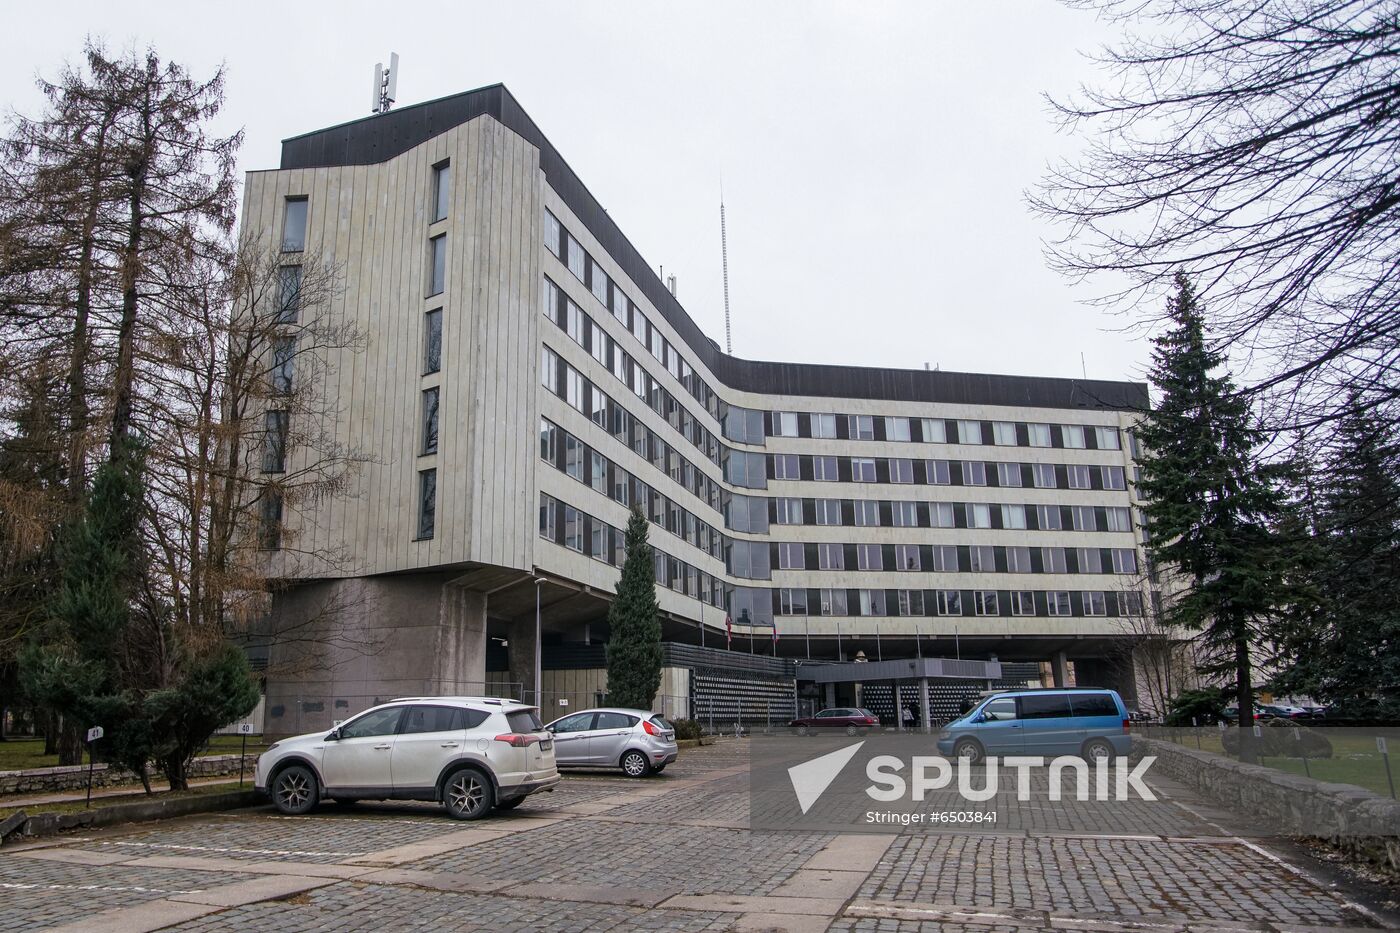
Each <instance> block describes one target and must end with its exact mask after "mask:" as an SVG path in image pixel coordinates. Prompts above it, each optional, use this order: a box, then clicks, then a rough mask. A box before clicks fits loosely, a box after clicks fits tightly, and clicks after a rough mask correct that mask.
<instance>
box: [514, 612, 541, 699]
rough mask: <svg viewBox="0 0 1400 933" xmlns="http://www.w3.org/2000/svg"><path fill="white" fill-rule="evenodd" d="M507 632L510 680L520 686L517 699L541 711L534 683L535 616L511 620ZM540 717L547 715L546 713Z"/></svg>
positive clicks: (536, 686) (537, 687)
mask: <svg viewBox="0 0 1400 933" xmlns="http://www.w3.org/2000/svg"><path fill="white" fill-rule="evenodd" d="M508 632H509V633H508V634H507V636H506V638H507V640H508V641H509V642H510V644H509V645H507V646H506V648H507V650H508V651H509V652H510V679H511V682H512V683H517V684H519V685H520V686H519V688H518V689H519V691H520V692H519V695H518V698H519V699H520V700H522V701H523V702H525V703H533V704H535V705H536V706H539V707H540V709H541V710H542V711H543V710H544V703H542V702H541V700H540V697H539V690H540V684H538V683H537V682H536V681H535V651H536V649H537V648H538V639H537V638H536V634H535V614H534V613H533V612H531V613H530V614H529V615H525V616H521V617H520V618H518V619H513V620H511V623H510V629H509V630H508ZM541 715H547V711H546V712H542V713H541Z"/></svg>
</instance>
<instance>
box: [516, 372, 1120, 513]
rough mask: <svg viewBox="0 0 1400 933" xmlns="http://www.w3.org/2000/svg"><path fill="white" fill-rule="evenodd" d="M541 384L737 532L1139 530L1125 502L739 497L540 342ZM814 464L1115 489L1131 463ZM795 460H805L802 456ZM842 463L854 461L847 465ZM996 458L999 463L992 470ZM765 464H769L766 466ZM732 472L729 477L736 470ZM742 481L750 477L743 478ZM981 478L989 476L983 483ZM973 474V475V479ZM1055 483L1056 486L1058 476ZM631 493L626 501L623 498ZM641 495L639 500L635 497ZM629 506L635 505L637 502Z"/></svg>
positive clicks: (809, 462) (777, 462)
mask: <svg viewBox="0 0 1400 933" xmlns="http://www.w3.org/2000/svg"><path fill="white" fill-rule="evenodd" d="M540 354H541V356H540V373H541V378H540V382H541V384H542V385H543V386H544V387H545V388H547V389H549V390H550V391H551V392H552V393H554V394H555V395H557V396H559V397H561V398H563V399H564V400H565V401H566V402H568V403H569V405H570V406H571V407H573V408H574V409H575V410H577V411H578V412H579V413H580V414H582V415H584V416H585V417H587V418H589V419H590V420H591V421H593V422H594V423H595V424H597V425H598V426H599V427H601V428H602V429H603V430H606V431H608V432H609V433H610V434H612V435H613V436H615V437H616V438H617V439H618V440H619V441H620V442H621V443H623V444H625V445H627V446H628V447H629V448H630V449H632V450H633V451H634V452H636V454H637V455H638V456H639V457H642V458H644V459H646V460H648V461H650V462H651V463H652V465H653V466H655V467H656V468H657V469H658V470H660V471H661V472H663V473H665V474H666V475H668V476H670V477H671V478H672V479H673V480H674V481H675V482H677V483H679V484H681V485H682V486H684V487H685V488H686V489H687V490H688V491H690V492H691V493H692V494H694V495H695V496H696V497H697V498H699V499H700V500H701V501H703V502H706V503H708V504H709V505H710V507H711V508H713V509H715V510H716V511H722V512H723V513H724V514H725V520H726V526H727V527H729V528H731V529H733V530H736V531H749V532H760V533H761V532H764V531H766V530H767V527H768V524H769V523H770V522H771V523H776V524H790V525H795V524H808V525H852V526H869V527H879V526H892V527H910V528H914V527H922V528H992V529H1017V530H1020V529H1025V530H1042V531H1059V530H1063V529H1070V528H1072V529H1074V530H1076V531H1131V530H1132V522H1131V518H1130V516H1129V512H1128V509H1127V508H1126V507H1112V506H1110V507H1103V506H1088V505H1082V506H1057V505H1056V506H1051V505H1042V506H1035V505H1026V504H995V505H994V504H989V503H951V502H912V501H903V502H892V501H885V500H860V499H857V500H850V499H805V500H804V499H796V498H774V499H769V500H762V499H753V498H751V497H745V496H731V495H729V494H728V493H727V492H726V491H725V490H723V489H722V488H721V487H720V485H719V484H718V483H716V482H715V481H714V480H713V479H711V478H710V477H708V476H707V475H705V474H704V472H702V471H701V470H699V469H698V468H696V466H695V465H694V464H693V463H691V462H690V461H689V460H687V459H686V458H685V457H683V456H681V455H680V453H679V452H678V451H676V450H675V449H674V448H673V447H671V446H670V445H669V444H667V443H666V442H665V441H664V440H662V439H661V438H660V437H659V436H658V435H657V434H656V433H655V432H654V431H651V430H650V429H649V428H647V426H646V425H645V424H643V423H642V422H640V421H639V420H638V419H636V418H634V417H632V416H631V414H630V413H629V412H628V411H627V410H626V409H625V408H623V407H622V406H621V405H619V404H617V403H616V402H614V401H613V400H612V399H610V398H609V397H608V396H607V394H606V393H604V392H602V391H601V390H600V389H598V387H597V386H595V385H594V384H593V383H592V382H591V381H590V380H588V379H587V378H586V377H584V376H583V374H582V373H580V372H579V371H578V370H576V369H574V368H573V367H572V366H570V365H569V364H568V363H567V362H565V361H564V360H562V359H561V358H560V357H559V355H558V354H556V353H555V352H554V351H553V350H551V349H550V348H549V347H547V346H544V347H541V350H540ZM725 452H726V454H728V455H729V456H727V457H726V458H725V467H726V471H727V473H728V474H729V477H733V476H734V471H733V469H732V466H733V464H734V463H735V461H736V458H752V457H757V458H759V461H760V463H762V462H763V461H764V456H765V455H763V454H744V453H742V452H739V451H732V452H731V451H728V449H727V448H726V451H725ZM802 460H805V461H806V467H809V468H811V469H812V470H813V472H814V473H815V471H816V470H817V469H818V464H821V465H822V466H821V467H820V468H821V469H823V470H825V469H827V468H829V467H830V466H831V465H832V463H831V461H835V466H836V468H837V469H838V471H853V470H854V471H861V472H862V475H865V472H864V471H866V470H867V469H868V470H869V472H871V473H874V475H875V478H876V479H877V480H878V479H880V478H881V477H882V476H883V477H884V478H888V477H889V476H891V475H895V476H903V475H905V474H904V467H905V466H907V467H908V468H909V470H910V471H911V474H912V475H911V479H913V478H919V479H922V480H924V481H927V479H928V478H929V477H932V478H933V479H934V480H935V482H936V484H941V481H942V480H944V479H947V480H949V481H950V483H949V484H950V485H951V484H952V483H951V480H953V479H957V480H958V481H959V483H960V484H962V485H981V484H983V483H985V482H986V480H987V479H988V478H989V476H990V475H994V476H995V478H996V485H997V486H1000V487H1007V488H1014V487H1018V486H1022V485H1027V484H1026V483H1025V481H1026V480H1029V481H1030V482H1029V484H1028V485H1031V486H1034V487H1037V488H1057V489H1059V488H1064V489H1077V488H1085V489H1102V488H1105V486H1107V487H1109V488H1112V487H1113V486H1115V485H1116V484H1118V483H1121V482H1122V479H1123V476H1122V470H1121V468H1117V467H1097V466H1092V467H1091V466H1081V465H1076V464H1069V465H1064V464H1005V463H1002V464H986V463H983V462H981V461H965V462H953V463H949V462H948V461H939V460H934V461H906V460H899V459H897V458H895V459H891V460H888V461H886V460H881V461H874V460H868V461H862V460H861V459H860V458H825V457H808V458H802ZM802 460H799V458H798V457H797V456H796V455H791V456H789V455H775V456H773V457H771V458H769V460H768V465H769V466H770V468H771V470H772V472H774V473H775V474H776V473H779V472H781V473H784V475H786V471H787V470H788V469H789V468H790V467H792V466H794V465H795V466H796V467H797V468H798V470H799V475H803V472H802V471H803V470H804V469H805V468H804V466H803V463H802ZM794 461H796V463H794ZM842 463H844V464H845V466H844V467H843V466H842ZM988 466H994V467H996V469H995V470H994V471H992V472H991V473H990V474H989V472H988V470H987V467H988ZM765 472H766V471H765ZM729 477H727V478H729ZM737 478H738V479H739V480H741V481H742V480H743V477H742V476H741V477H737ZM978 480H981V481H982V483H979V482H978ZM968 481H971V482H970V483H969V482H968ZM1052 482H1053V483H1054V485H1053V486H1050V485H1049V484H1050V483H1052ZM618 501H622V500H618ZM632 501H635V500H632ZM626 504H630V501H629V502H628V503H626ZM763 511H766V512H767V514H763Z"/></svg>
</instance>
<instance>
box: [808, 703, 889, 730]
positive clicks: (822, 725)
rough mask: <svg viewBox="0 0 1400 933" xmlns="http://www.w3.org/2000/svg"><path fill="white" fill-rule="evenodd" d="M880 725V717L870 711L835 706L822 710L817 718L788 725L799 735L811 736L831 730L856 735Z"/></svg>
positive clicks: (813, 717)
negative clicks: (814, 733)
mask: <svg viewBox="0 0 1400 933" xmlns="http://www.w3.org/2000/svg"><path fill="white" fill-rule="evenodd" d="M879 725H880V719H879V717H878V716H876V715H875V714H874V713H872V712H870V710H868V709H857V708H854V707H848V706H834V707H832V708H831V709H824V710H822V711H821V712H819V713H817V715H815V716H808V717H807V718H805V719H794V720H793V721H792V722H790V723H788V728H790V729H792V730H793V731H794V732H796V733H797V734H798V735H810V734H811V733H813V732H822V731H825V730H829V729H840V730H842V731H844V732H845V733H846V734H847V735H855V734H856V733H858V732H869V731H870V730H871V729H876V728H878V727H879Z"/></svg>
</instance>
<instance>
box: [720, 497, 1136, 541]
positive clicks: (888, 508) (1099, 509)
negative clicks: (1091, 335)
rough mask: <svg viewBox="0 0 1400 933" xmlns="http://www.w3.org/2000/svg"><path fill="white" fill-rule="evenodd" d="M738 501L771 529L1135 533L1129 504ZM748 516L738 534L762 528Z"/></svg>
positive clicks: (734, 510)
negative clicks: (754, 508) (759, 507)
mask: <svg viewBox="0 0 1400 933" xmlns="http://www.w3.org/2000/svg"><path fill="white" fill-rule="evenodd" d="M740 500H747V501H746V504H751V503H753V502H766V503H767V505H768V523H769V524H773V525H849V526H854V527H858V528H859V527H869V528H884V527H890V528H990V529H999V530H1000V529H1004V530H1014V531H1070V530H1073V531H1128V532H1130V531H1132V530H1133V524H1132V515H1131V513H1130V512H1129V510H1128V508H1127V507H1126V506H1112V505H1110V506H1102V505H1032V504H1029V503H990V502H913V501H908V500H903V501H901V500H889V499H798V498H788V497H778V498H773V499H766V500H765V499H755V498H753V497H748V496H735V497H733V502H734V503H735V504H734V505H731V508H730V510H729V514H731V515H738V514H739V511H740V509H739V507H738V505H737V503H739V501H740ZM752 518H753V516H752V514H751V513H750V514H749V515H748V516H746V517H745V518H744V519H741V521H743V522H746V524H745V527H742V528H740V527H736V525H735V524H734V523H732V522H731V523H730V524H729V527H730V528H733V529H734V530H736V531H766V530H767V529H766V528H758V527H756V526H755V524H754V523H753V521H752Z"/></svg>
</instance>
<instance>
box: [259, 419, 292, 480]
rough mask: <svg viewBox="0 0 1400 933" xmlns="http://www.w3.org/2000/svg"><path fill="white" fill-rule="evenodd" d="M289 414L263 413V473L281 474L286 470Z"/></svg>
mask: <svg viewBox="0 0 1400 933" xmlns="http://www.w3.org/2000/svg"><path fill="white" fill-rule="evenodd" d="M288 424H289V413H288V412H285V411H269V412H264V413H263V429H264V431H265V435H266V436H265V438H264V440H263V462H262V468H263V472H264V473H281V472H283V471H285V470H286V469H287V428H288Z"/></svg>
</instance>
